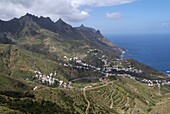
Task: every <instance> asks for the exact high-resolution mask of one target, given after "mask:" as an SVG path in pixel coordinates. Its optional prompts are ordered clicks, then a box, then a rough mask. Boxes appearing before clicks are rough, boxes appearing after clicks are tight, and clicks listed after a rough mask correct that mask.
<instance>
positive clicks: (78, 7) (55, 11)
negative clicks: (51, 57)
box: [0, 0, 134, 22]
mask: <svg viewBox="0 0 170 114" xmlns="http://www.w3.org/2000/svg"><path fill="white" fill-rule="evenodd" d="M133 1H134V0H0V6H1V7H0V19H3V20H9V19H11V18H13V17H20V16H22V15H24V14H26V13H31V14H34V15H37V16H45V17H47V16H48V17H51V18H52V20H54V21H56V20H57V19H58V18H60V17H61V18H63V19H64V20H66V21H72V22H73V21H76V22H77V21H81V20H84V19H86V18H87V17H89V11H87V10H85V9H83V8H87V7H92V8H93V7H106V6H114V5H120V4H127V3H131V2H133Z"/></svg>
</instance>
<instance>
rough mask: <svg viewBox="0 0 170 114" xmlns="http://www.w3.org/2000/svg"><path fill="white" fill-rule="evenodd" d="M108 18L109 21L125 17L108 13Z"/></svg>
mask: <svg viewBox="0 0 170 114" xmlns="http://www.w3.org/2000/svg"><path fill="white" fill-rule="evenodd" d="M106 17H107V18H108V19H113V20H116V19H121V18H122V17H123V15H122V14H121V13H120V12H113V13H106Z"/></svg>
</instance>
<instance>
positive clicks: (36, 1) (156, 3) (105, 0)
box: [0, 0, 170, 34]
mask: <svg viewBox="0 0 170 114" xmlns="http://www.w3.org/2000/svg"><path fill="white" fill-rule="evenodd" d="M169 12H170V0H0V19H1V20H6V21H7V20H10V19H12V18H14V17H17V18H19V17H21V16H23V15H25V14H26V13H31V14H33V15H36V16H44V17H50V18H51V19H52V20H53V21H57V20H58V19H59V18H62V19H63V20H64V21H66V22H68V23H69V24H71V25H73V26H80V25H81V24H84V25H85V26H88V27H93V28H96V29H99V30H100V31H101V32H102V33H103V34H169V33H170V15H169Z"/></svg>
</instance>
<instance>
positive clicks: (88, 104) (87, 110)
mask: <svg viewBox="0 0 170 114" xmlns="http://www.w3.org/2000/svg"><path fill="white" fill-rule="evenodd" d="M86 88H91V86H85V87H84V88H83V93H84V98H85V100H86V102H87V108H86V114H88V112H89V108H90V101H89V100H88V99H87V96H86Z"/></svg>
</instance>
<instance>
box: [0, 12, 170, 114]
mask: <svg viewBox="0 0 170 114" xmlns="http://www.w3.org/2000/svg"><path fill="white" fill-rule="evenodd" d="M122 51H123V50H122V49H121V48H119V47H116V46H114V45H113V44H112V43H111V42H110V41H109V40H107V39H106V38H104V36H103V35H102V34H101V33H100V31H99V30H95V29H93V28H89V27H85V26H84V25H81V26H80V27H75V28H74V27H72V26H71V25H69V24H67V23H66V22H64V21H63V20H62V19H59V20H58V21H57V22H53V21H52V20H51V19H50V18H48V17H47V18H44V17H37V16H34V15H31V14H26V15H25V16H22V17H21V18H19V19H16V18H14V19H12V20H10V21H0V80H2V81H1V82H0V87H1V88H0V113H1V112H3V110H4V111H5V112H9V113H12V112H13V113H14V112H15V113H36V114H38V113H119V114H124V113H131V114H138V113H139V114H141V113H149V112H150V111H151V113H154V112H157V110H156V109H155V105H156V107H163V106H164V105H166V104H168V103H167V102H164V103H163V104H162V105H161V106H160V105H159V100H161V99H162V98H163V97H164V96H165V95H167V93H169V89H168V87H169V78H168V77H167V76H166V75H164V74H162V73H161V72H159V71H157V70H155V69H153V68H151V67H149V66H146V65H143V64H141V63H139V62H137V61H134V60H133V59H121V58H120V55H121V53H122ZM141 82H142V83H141ZM167 98H169V97H168V96H167Z"/></svg>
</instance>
